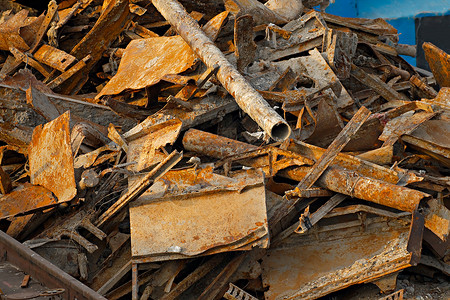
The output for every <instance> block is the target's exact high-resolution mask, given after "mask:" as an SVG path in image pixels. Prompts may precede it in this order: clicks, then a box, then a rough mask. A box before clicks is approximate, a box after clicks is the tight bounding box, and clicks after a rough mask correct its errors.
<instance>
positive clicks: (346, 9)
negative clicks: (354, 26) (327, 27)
mask: <svg viewBox="0 0 450 300" xmlns="http://www.w3.org/2000/svg"><path fill="white" fill-rule="evenodd" d="M326 12H327V13H329V14H332V15H337V16H341V17H347V18H356V17H357V15H358V12H357V10H356V0H335V2H334V4H331V5H330V6H328V8H327V10H326Z"/></svg>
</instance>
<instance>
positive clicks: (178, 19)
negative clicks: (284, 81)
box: [152, 0, 291, 141]
mask: <svg viewBox="0 0 450 300" xmlns="http://www.w3.org/2000/svg"><path fill="white" fill-rule="evenodd" d="M152 3H153V5H154V6H155V7H156V9H157V10H158V11H159V12H160V13H161V15H163V17H164V18H165V19H166V20H167V21H168V22H169V23H170V24H171V25H172V26H173V27H174V28H175V29H176V31H177V32H178V33H179V34H180V36H181V37H183V39H184V40H185V41H186V42H187V43H188V44H189V46H190V47H191V48H192V50H193V51H194V52H195V54H197V55H198V57H200V59H201V60H202V61H203V62H204V63H205V64H206V65H207V66H208V67H209V68H211V69H213V68H214V67H215V66H216V65H218V66H219V67H220V69H219V71H218V72H217V79H219V81H220V82H221V83H222V85H223V87H224V88H225V89H226V90H227V91H228V92H229V93H230V94H231V95H232V96H233V97H234V99H235V100H236V103H237V104H238V105H239V107H240V108H241V109H242V110H243V111H244V112H246V113H247V114H248V115H249V116H250V117H251V118H252V119H253V120H254V121H255V122H256V123H258V125H259V126H260V127H261V128H262V129H263V130H264V131H265V132H267V133H268V134H269V135H270V136H271V137H272V138H273V139H274V140H277V141H284V140H285V139H287V138H288V137H289V135H290V133H291V128H290V127H289V125H288V124H287V123H286V121H285V120H284V119H283V118H281V117H280V115H278V114H277V113H276V112H275V110H274V109H273V108H272V107H271V106H270V105H269V104H268V103H267V102H266V100H264V98H263V97H262V96H261V95H260V94H259V93H258V92H257V91H256V90H255V89H254V88H253V87H252V86H251V85H250V84H249V83H248V82H247V81H246V80H245V78H244V77H243V76H242V75H241V73H239V72H238V71H237V70H236V68H235V67H234V66H233V65H232V64H231V63H230V62H229V61H228V60H227V58H226V57H225V55H224V54H223V53H222V51H220V49H219V48H217V47H216V46H215V45H214V42H213V41H211V39H209V38H208V37H207V36H206V35H205V33H204V32H203V30H202V29H201V28H200V26H199V25H198V23H197V22H196V21H195V20H194V19H193V18H192V17H191V16H189V14H188V13H187V12H186V10H185V9H184V7H183V6H182V5H181V4H180V3H179V2H178V1H176V0H152Z"/></svg>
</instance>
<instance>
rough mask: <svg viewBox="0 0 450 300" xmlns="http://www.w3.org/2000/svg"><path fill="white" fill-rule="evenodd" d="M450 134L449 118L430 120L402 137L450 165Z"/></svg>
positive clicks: (413, 145) (420, 149)
mask: <svg viewBox="0 0 450 300" xmlns="http://www.w3.org/2000/svg"><path fill="white" fill-rule="evenodd" d="M449 136H450V123H449V122H448V121H447V120H429V121H426V122H423V123H422V124H421V125H420V126H419V127H417V129H416V130H414V131H412V132H411V133H409V134H406V135H403V136H402V137H401V139H402V141H405V142H406V143H408V144H410V145H411V147H414V148H416V149H419V151H423V152H425V153H426V154H428V155H430V156H431V157H433V158H436V159H437V160H439V161H440V162H442V163H443V164H444V165H445V166H447V167H450V143H449V139H448V137H449Z"/></svg>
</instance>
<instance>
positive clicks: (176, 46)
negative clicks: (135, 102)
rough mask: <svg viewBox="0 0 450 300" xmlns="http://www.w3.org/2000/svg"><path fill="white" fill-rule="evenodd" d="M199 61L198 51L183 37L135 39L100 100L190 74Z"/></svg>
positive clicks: (99, 95) (101, 93)
mask: <svg viewBox="0 0 450 300" xmlns="http://www.w3.org/2000/svg"><path fill="white" fill-rule="evenodd" d="M195 60H196V56H195V54H194V52H192V50H191V48H190V47H189V45H188V44H186V42H185V41H184V40H183V38H181V37H180V36H171V37H155V38H148V39H139V40H133V41H131V42H130V44H129V45H128V46H127V48H126V49H125V52H124V54H123V57H122V60H121V62H120V65H119V69H118V70H117V74H116V75H115V76H114V77H113V78H112V79H111V80H110V81H109V82H108V84H107V85H106V86H105V87H104V88H103V89H102V91H101V92H100V93H99V94H98V95H97V96H96V98H100V97H101V96H103V95H113V94H118V93H120V92H122V91H124V90H125V89H132V90H137V89H141V88H144V87H146V86H150V85H154V84H156V83H158V82H159V81H160V80H161V79H162V78H163V77H164V76H165V75H170V74H178V73H181V72H183V71H186V70H187V69H188V68H190V67H191V66H192V65H193V64H194V62H195ZM130 74H133V76H130Z"/></svg>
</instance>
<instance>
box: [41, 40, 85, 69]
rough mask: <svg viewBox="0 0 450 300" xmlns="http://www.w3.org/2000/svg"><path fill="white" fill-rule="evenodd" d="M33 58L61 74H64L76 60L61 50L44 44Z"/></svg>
mask: <svg viewBox="0 0 450 300" xmlns="http://www.w3.org/2000/svg"><path fill="white" fill-rule="evenodd" d="M34 57H35V58H36V60H37V61H39V62H41V63H44V64H46V65H49V66H50V67H52V68H55V69H57V70H59V71H61V72H64V71H65V70H66V69H67V68H68V67H69V66H70V65H71V64H72V63H73V62H74V61H75V59H76V58H75V57H74V56H72V55H70V54H68V53H66V52H64V51H62V50H59V49H57V48H54V47H52V46H49V45H45V44H44V45H42V46H41V48H39V49H38V50H37V51H36V53H34Z"/></svg>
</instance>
